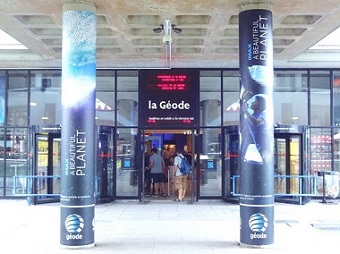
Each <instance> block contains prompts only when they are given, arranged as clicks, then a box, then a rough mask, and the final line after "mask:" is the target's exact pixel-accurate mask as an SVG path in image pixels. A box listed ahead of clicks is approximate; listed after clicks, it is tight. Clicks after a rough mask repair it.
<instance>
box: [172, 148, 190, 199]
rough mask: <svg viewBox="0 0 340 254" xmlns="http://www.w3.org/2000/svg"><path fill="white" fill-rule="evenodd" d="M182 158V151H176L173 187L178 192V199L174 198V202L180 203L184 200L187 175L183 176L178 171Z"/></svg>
mask: <svg viewBox="0 0 340 254" xmlns="http://www.w3.org/2000/svg"><path fill="white" fill-rule="evenodd" d="M183 158H184V156H183V150H179V149H178V150H177V156H176V157H175V160H174V179H175V182H174V185H175V190H177V191H178V198H176V199H175V200H174V201H178V202H181V201H183V200H184V197H185V193H186V190H187V178H188V176H187V175H184V174H183V173H182V172H181V170H180V169H179V167H180V165H181V163H182V159H183Z"/></svg>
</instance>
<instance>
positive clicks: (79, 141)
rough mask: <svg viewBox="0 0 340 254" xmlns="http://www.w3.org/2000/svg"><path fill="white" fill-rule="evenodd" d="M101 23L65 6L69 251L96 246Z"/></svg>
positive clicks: (65, 225)
mask: <svg viewBox="0 0 340 254" xmlns="http://www.w3.org/2000/svg"><path fill="white" fill-rule="evenodd" d="M66 7H67V5H66ZM71 7H73V6H71ZM90 7H92V6H90ZM96 24H97V23H96V14H95V12H94V11H87V10H74V9H72V8H71V9H67V8H66V9H65V6H64V14H63V68H62V110H63V112H62V113H63V114H62V135H61V137H62V153H61V164H62V172H61V191H60V204H61V223H60V229H61V231H60V233H61V234H60V243H61V244H63V245H68V246H83V245H92V244H93V243H94V206H95V197H94V193H95V191H94V177H95V136H94V133H95V132H94V130H95V128H94V119H95V101H96V100H95V88H96Z"/></svg>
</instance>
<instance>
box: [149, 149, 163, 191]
mask: <svg viewBox="0 0 340 254" xmlns="http://www.w3.org/2000/svg"><path fill="white" fill-rule="evenodd" d="M149 169H150V170H151V177H152V180H153V185H154V191H155V193H154V194H155V195H156V196H157V195H160V194H163V193H162V191H163V190H165V185H164V174H163V172H164V169H165V163H164V159H163V157H162V156H161V155H159V154H158V151H157V148H152V155H151V156H150V163H149ZM164 195H165V193H164Z"/></svg>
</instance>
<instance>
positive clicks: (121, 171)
mask: <svg viewBox="0 0 340 254" xmlns="http://www.w3.org/2000/svg"><path fill="white" fill-rule="evenodd" d="M178 70H179V71H180V70H181V69H178ZM159 71H162V70H159ZM166 71H167V70H164V72H166ZM193 71H194V72H195V73H196V74H195V75H197V80H198V81H197V83H193V85H194V86H195V87H196V88H197V89H196V90H197V91H196V92H195V93H194V94H192V96H194V98H197V102H198V103H197V106H196V108H195V109H194V111H195V112H197V119H196V120H197V123H196V124H195V125H192V124H191V123H190V122H189V123H186V124H183V125H181V124H178V125H173V126H172V125H168V124H162V125H157V126H155V127H152V126H150V125H145V124H143V122H142V121H141V118H143V117H145V112H144V111H143V112H141V108H140V105H141V104H143V103H145V102H144V101H141V100H144V98H142V97H141V96H140V95H141V94H143V93H142V92H141V89H144V88H143V84H141V82H142V81H141V80H140V76H141V73H142V72H143V70H128V69H126V70H123V69H119V70H117V69H98V70H97V84H96V128H97V133H96V138H97V161H96V165H97V168H96V183H97V184H96V191H97V195H98V200H99V201H100V200H114V199H127V198H133V199H140V200H144V198H145V195H144V194H145V193H144V186H145V183H144V181H145V178H144V171H145V166H146V165H145V157H144V156H143V155H144V153H146V152H147V150H148V149H149V148H150V147H157V148H158V149H159V151H162V150H163V149H164V148H165V147H169V148H170V149H173V150H175V149H176V146H177V147H179V146H184V147H185V149H186V150H187V152H189V153H191V155H192V157H194V158H193V162H194V166H193V168H194V171H193V173H192V174H193V175H192V177H191V178H190V181H189V184H190V185H189V186H190V187H189V188H190V190H191V191H190V194H188V195H191V199H193V200H197V199H200V198H225V199H226V200H233V199H235V198H237V185H238V184H237V182H238V171H237V170H238V163H237V158H238V140H239V138H238V130H237V126H238V124H239V114H240V113H239V103H238V102H239V94H240V91H239V90H240V83H239V70H238V69H194V70H193ZM339 86H340V70H337V69H303V68H301V69H275V70H274V97H273V100H274V122H275V133H276V136H275V169H274V170H275V194H276V196H277V198H278V199H279V198H283V199H287V200H298V202H301V200H302V199H303V198H314V197H315V198H322V197H323V196H326V197H327V198H329V197H331V198H336V197H338V195H339V179H338V175H337V174H338V173H339V172H340V165H339V154H340V147H339V144H340V143H339V140H340V138H339V136H340V105H339V103H340V102H339V101H340V100H339V97H340V89H339ZM0 89H1V90H0V91H1V105H0V107H1V116H0V121H1V128H0V133H1V136H0V142H1V160H0V198H35V199H36V200H38V201H39V200H40V201H41V202H44V200H45V201H53V200H58V194H59V181H60V178H59V176H60V170H61V168H62V167H61V165H60V143H61V138H60V132H61V130H62V126H61V70H59V69H41V70H37V69H15V70H13V69H8V70H1V71H0ZM183 140H184V141H183ZM322 172H325V173H322ZM169 177H170V178H171V175H170V174H169ZM168 183H169V186H168V187H167V188H169V192H168V194H169V195H170V194H171V189H170V184H171V179H168Z"/></svg>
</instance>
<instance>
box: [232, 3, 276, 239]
mask: <svg viewBox="0 0 340 254" xmlns="http://www.w3.org/2000/svg"><path fill="white" fill-rule="evenodd" d="M239 31H240V33H239V34H240V45H239V47H240V48H239V50H240V86H241V87H240V109H241V110H240V137H241V140H240V163H241V168H240V197H239V201H240V215H241V238H240V239H241V242H242V243H246V244H250V245H266V244H271V243H273V232H274V231H273V227H274V220H273V217H274V209H273V207H274V184H273V183H274V181H273V179H274V163H273V156H274V153H273V147H274V129H273V103H272V93H273V34H272V14H271V12H270V11H268V10H265V9H250V10H245V11H242V12H240V14H239ZM260 222H261V223H260Z"/></svg>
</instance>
